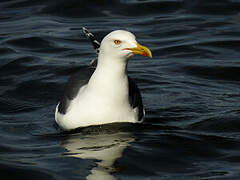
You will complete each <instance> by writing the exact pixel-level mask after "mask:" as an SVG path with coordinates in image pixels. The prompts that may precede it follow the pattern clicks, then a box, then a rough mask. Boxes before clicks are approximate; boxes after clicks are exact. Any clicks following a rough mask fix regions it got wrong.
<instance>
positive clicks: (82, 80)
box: [58, 27, 100, 114]
mask: <svg viewBox="0 0 240 180" xmlns="http://www.w3.org/2000/svg"><path fill="white" fill-rule="evenodd" d="M82 30H83V32H84V34H85V35H86V36H87V38H88V39H89V40H90V41H91V43H92V45H93V48H94V50H95V53H96V54H97V55H98V53H99V48H100V43H99V42H98V41H97V39H96V38H95V36H94V35H93V34H92V33H90V32H89V31H88V30H87V28H85V27H83V28H82ZM96 65H97V58H96V59H94V60H93V61H92V62H91V65H90V67H89V68H87V67H86V68H82V69H81V70H80V71H79V72H77V73H75V74H74V75H73V76H71V77H70V79H69V80H68V83H67V85H66V87H65V90H64V95H63V97H62V100H61V101H60V103H59V105H58V112H60V113H61V114H66V112H67V109H68V107H69V105H70V103H71V101H72V100H73V99H74V98H75V97H76V96H77V94H78V91H79V89H80V88H81V87H82V86H84V85H86V84H87V83H88V81H89V79H90V77H91V76H92V74H93V72H94V70H95V69H94V68H93V67H96Z"/></svg>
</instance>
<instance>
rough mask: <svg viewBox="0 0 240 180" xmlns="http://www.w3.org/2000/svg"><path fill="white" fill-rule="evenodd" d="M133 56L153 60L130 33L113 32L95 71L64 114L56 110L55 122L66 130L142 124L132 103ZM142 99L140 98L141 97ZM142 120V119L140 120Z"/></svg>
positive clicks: (104, 42) (105, 39)
mask: <svg viewBox="0 0 240 180" xmlns="http://www.w3.org/2000/svg"><path fill="white" fill-rule="evenodd" d="M133 54H142V55H144V56H149V57H151V51H150V50H149V49H147V48H146V47H144V46H141V45H140V44H138V43H137V41H136V39H135V36H134V35H133V34H132V33H130V32H127V31H123V30H117V31H113V32H111V33H110V34H108V35H107V36H105V38H104V39H103V41H102V42H101V46H100V51H99V55H98V63H97V67H96V70H95V71H94V73H93V74H92V76H91V77H90V79H89V81H88V83H86V84H85V85H83V86H81V87H80V88H79V90H78V92H77V94H76V96H75V97H74V98H73V99H72V100H70V102H69V104H68V107H67V110H66V112H65V113H61V112H59V104H58V106H57V107H56V113H55V120H56V122H57V124H58V125H59V126H60V127H61V128H62V129H63V130H71V129H75V128H78V127H85V126H90V125H100V124H106V123H114V122H133V123H135V122H140V121H139V107H138V106H136V107H133V106H132V105H131V102H130V101H129V79H128V75H127V62H128V59H129V58H130V57H131V56H132V55H133ZM140 98H141V97H140ZM141 119H143V117H142V118H141Z"/></svg>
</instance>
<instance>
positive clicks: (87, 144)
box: [62, 131, 134, 180]
mask: <svg viewBox="0 0 240 180" xmlns="http://www.w3.org/2000/svg"><path fill="white" fill-rule="evenodd" d="M133 141H134V136H133V134H132V133H130V132H126V131H125V132H120V131H117V132H110V133H109V132H106V131H99V132H98V133H96V132H94V133H87V135H86V133H84V134H77V135H72V136H70V137H69V138H68V139H66V141H64V142H63V144H62V146H63V147H64V148H65V149H66V150H67V152H66V153H65V155H66V156H71V157H76V158H82V159H96V160H98V161H99V162H98V163H97V166H96V167H94V168H93V169H91V174H90V175H88V176H87V177H86V179H88V180H96V179H98V180H114V179H116V178H115V177H114V176H113V175H112V174H111V173H113V172H115V171H116V170H115V168H114V167H113V165H114V162H115V161H116V160H117V159H118V158H121V156H122V154H123V152H124V150H125V149H126V147H127V146H129V145H130V143H131V142H133Z"/></svg>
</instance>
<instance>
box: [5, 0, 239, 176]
mask: <svg viewBox="0 0 240 180" xmlns="http://www.w3.org/2000/svg"><path fill="white" fill-rule="evenodd" d="M239 9H240V2H239V1H237V0H235V1H233V0H222V1H217V0H212V1H205V0H191V1H190V0H184V1H180V0H164V1H163V0H144V1H141V0H129V1H125V0H121V1H120V0H114V1H110V0H106V1H97V0H92V1H87V0H70V1H67V0H61V1H46V0H42V1H37V0H31V1H30V0H8V1H6V0H5V1H4V0H2V1H1V2H0V136H1V142H0V173H1V175H2V177H8V179H35V180H37V179H44V180H47V179H58V180H62V179H103V180H108V179H121V180H125V179H127V180H140V179H141V180H193V179H194V180H200V179H201V180H208V179H211V180H212V179H214V180H220V179H221V180H223V179H224V180H235V179H236V180H237V179H240V117H239V115H240V91H239V88H240V83H239V80H240V65H239V58H240V31H239V29H240V23H239V19H240V13H239V12H240V11H239ZM83 26H85V27H87V28H88V29H89V30H90V31H91V32H93V33H94V34H95V35H96V36H97V38H98V39H99V40H101V39H102V38H103V37H104V36H105V35H106V34H108V33H109V32H111V31H112V30H116V29H126V30H129V31H131V32H133V33H134V34H135V35H136V37H137V40H138V42H140V43H141V44H143V45H146V46H147V47H149V48H150V49H151V50H152V53H153V58H152V59H147V58H144V57H141V56H135V57H133V58H132V59H131V60H130V62H129V67H128V69H129V75H130V76H131V77H132V78H135V80H136V82H137V84H138V86H139V88H140V90H141V92H142V96H143V103H144V107H145V109H146V120H145V123H144V124H142V125H131V124H112V125H106V126H97V127H89V128H84V129H82V130H79V131H77V132H74V133H70V134H63V133H61V132H60V130H59V129H58V127H57V126H56V124H55V123H54V113H55V106H56V104H57V103H58V101H59V99H60V97H61V95H62V93H63V88H64V84H65V83H66V81H67V79H68V77H69V76H70V75H71V74H73V73H74V72H75V71H76V70H78V69H79V68H81V67H84V66H86V65H87V64H89V62H90V61H91V60H92V59H93V58H94V57H95V55H94V51H93V49H92V47H91V44H90V43H89V41H88V40H87V39H86V37H85V36H84V34H83V33H82V30H81V28H82V27H83Z"/></svg>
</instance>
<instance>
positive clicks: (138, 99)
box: [128, 76, 144, 121]
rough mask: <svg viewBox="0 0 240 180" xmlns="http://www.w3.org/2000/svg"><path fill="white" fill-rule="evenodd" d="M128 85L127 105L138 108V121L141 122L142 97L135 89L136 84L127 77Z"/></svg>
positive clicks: (142, 111)
mask: <svg viewBox="0 0 240 180" xmlns="http://www.w3.org/2000/svg"><path fill="white" fill-rule="evenodd" d="M128 85H129V103H130V105H131V106H132V107H133V108H136V107H137V108H138V120H139V121H141V120H142V118H143V116H144V109H143V104H142V96H141V93H140V91H139V89H138V87H137V84H136V83H135V82H134V80H133V79H131V78H130V77H129V76H128Z"/></svg>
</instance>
